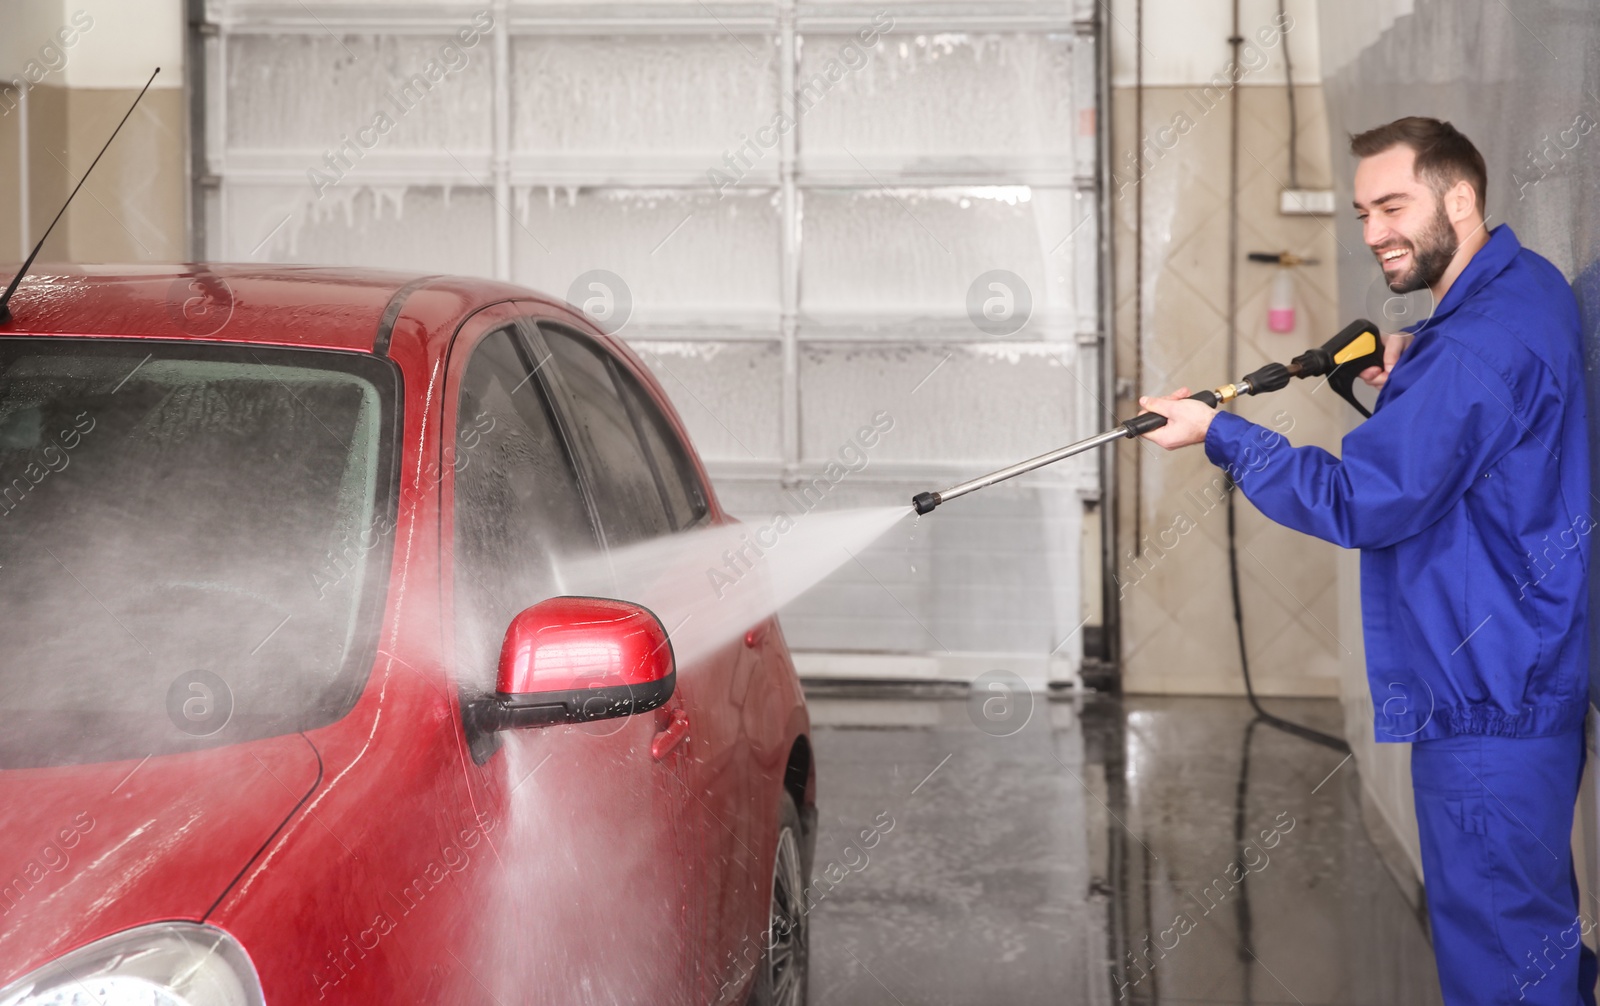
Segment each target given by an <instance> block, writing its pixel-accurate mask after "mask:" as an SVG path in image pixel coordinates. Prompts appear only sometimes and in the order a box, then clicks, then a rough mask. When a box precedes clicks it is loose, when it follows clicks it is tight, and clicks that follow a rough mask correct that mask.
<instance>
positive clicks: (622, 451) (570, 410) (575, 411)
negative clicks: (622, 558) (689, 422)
mask: <svg viewBox="0 0 1600 1006" xmlns="http://www.w3.org/2000/svg"><path fill="white" fill-rule="evenodd" d="M540 331H541V332H543V334H544V337H545V343H546V345H548V346H549V349H550V352H551V354H552V355H553V356H554V358H555V363H556V366H557V367H558V368H559V370H560V372H561V381H562V383H563V384H564V385H565V386H566V389H567V397H568V402H567V408H566V413H567V414H568V415H569V416H570V417H571V418H572V422H573V425H574V426H576V427H577V429H578V431H579V434H580V436H582V438H583V440H584V441H585V443H586V444H587V446H588V453H587V458H588V461H589V464H588V469H589V476H590V480H591V482H592V483H593V487H592V488H593V495H594V505H595V510H596V511H597V512H598V513H599V516H600V526H601V527H602V528H604V529H605V536H606V542H607V543H608V544H610V545H613V546H615V545H626V544H629V543H630V542H635V541H641V540H643V539H645V538H654V537H656V536H657V535H662V534H666V533H668V532H669V531H673V530H675V529H676V528H675V526H674V524H673V522H672V520H671V518H670V517H669V515H668V512H667V502H666V499H667V493H666V491H665V490H664V489H663V488H662V481H663V480H662V477H661V475H660V473H658V472H657V470H656V465H655V463H654V460H653V458H652V457H651V454H650V452H649V451H647V450H646V448H645V444H644V437H643V435H642V433H641V429H640V426H641V424H640V422H639V421H638V420H637V419H636V418H635V416H634V413H633V411H632V410H631V409H630V408H629V406H628V403H627V402H625V401H624V400H623V398H622V394H621V392H619V391H618V389H617V380H616V376H615V370H616V365H615V363H614V362H613V361H612V360H611V357H610V354H609V353H607V352H606V351H605V350H604V349H603V348H601V347H600V346H598V345H596V344H595V343H593V342H592V341H590V340H589V339H586V338H584V337H582V336H580V335H578V334H576V333H574V332H569V331H567V330H565V329H561V328H555V327H553V326H540Z"/></svg>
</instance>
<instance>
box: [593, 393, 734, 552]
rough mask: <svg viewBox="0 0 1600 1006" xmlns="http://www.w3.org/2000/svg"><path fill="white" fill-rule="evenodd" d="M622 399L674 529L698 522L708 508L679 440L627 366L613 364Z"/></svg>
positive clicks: (697, 479) (704, 494)
mask: <svg viewBox="0 0 1600 1006" xmlns="http://www.w3.org/2000/svg"><path fill="white" fill-rule="evenodd" d="M613 370H614V371H615V373H616V378H617V385H618V387H620V388H621V389H622V400H623V402H624V404H626V405H627V407H628V411H629V412H631V413H632V414H633V416H634V418H635V420H636V421H637V425H638V428H639V431H640V433H641V434H642V435H643V437H644V446H645V451H646V452H647V453H648V455H649V458H650V461H651V464H652V465H653V466H654V467H655V470H656V474H657V476H658V478H659V479H660V482H661V493H662V495H663V496H665V497H666V500H667V514H668V517H669V518H670V519H671V521H672V527H673V530H675V531H681V530H683V529H684V528H686V527H689V526H690V525H692V524H696V523H699V521H700V519H701V518H702V517H704V516H705V515H706V514H707V513H708V512H709V511H710V507H709V506H708V505H707V503H706V493H705V489H704V488H703V487H702V486H701V484H700V476H699V474H698V473H697V472H696V471H695V468H694V465H693V464H692V463H690V461H689V455H688V453H687V452H686V451H685V449H684V446H683V441H682V440H680V439H679V437H678V434H677V431H675V430H674V429H673V428H672V424H671V423H669V422H667V417H666V416H665V415H663V414H662V412H661V409H660V407H659V406H657V405H656V403H655V400H654V399H652V398H651V397H650V394H649V393H648V392H647V391H645V389H644V386H643V385H641V384H640V383H639V380H638V378H636V377H634V376H633V374H632V373H630V372H629V371H628V370H627V368H625V367H622V366H618V365H615V364H613Z"/></svg>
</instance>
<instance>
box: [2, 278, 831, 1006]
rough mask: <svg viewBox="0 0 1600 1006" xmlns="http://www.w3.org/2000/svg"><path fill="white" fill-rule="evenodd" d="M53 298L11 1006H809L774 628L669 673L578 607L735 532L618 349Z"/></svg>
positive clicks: (11, 560) (793, 790) (224, 281)
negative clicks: (576, 583)
mask: <svg viewBox="0 0 1600 1006" xmlns="http://www.w3.org/2000/svg"><path fill="white" fill-rule="evenodd" d="M43 273H44V271H43V270H36V271H35V274H33V275H30V276H29V277H28V278H27V279H25V280H24V281H23V283H22V285H21V287H20V289H19V290H18V292H17V294H16V296H15V298H14V299H13V300H12V301H11V303H10V308H11V311H12V313H13V317H12V318H11V320H10V321H9V322H7V323H5V324H0V603H3V605H4V608H3V610H4V612H5V616H6V630H5V642H4V646H0V668H3V673H0V683H3V684H0V689H3V691H0V708H3V709H4V712H5V716H6V725H5V730H4V731H3V733H0V808H3V809H0V820H3V822H4V824H3V827H0V1003H3V1004H6V1006H20V1004H44V1003H49V1004H67V1003H90V1002H93V1003H97V1004H100V1006H114V1004H125V1003H136V1002H137V1003H141V1004H149V1003H155V1004H190V1006H234V1004H252V1003H271V1004H291V1003H318V1002H342V1003H363V1004H372V1003H383V1004H389V1003H490V1002H499V1003H503V1004H507V1006H510V1004H516V1003H552V1004H576V1003H585V1004H587V1003H649V1004H666V1003H694V1004H700V1003H721V1002H730V1003H737V1002H747V1001H748V1002H756V1003H785V1004H794V1003H802V1002H804V998H805V978H806V906H805V904H804V903H803V897H804V894H803V891H804V887H805V878H806V877H807V876H808V870H809V865H810V862H809V861H810V845H811V842H812V840H813V834H814V827H813V825H814V821H815V776H814V772H813V769H812V758H811V747H810V740H809V721H808V718H807V714H806V707H805V702H804V698H803V695H802V692H801V689H800V684H799V681H798V679H797V678H796V676H795V673H794V667H793V664H792V663H791V661H790V658H789V654H788V650H787V648H786V646H785V644H784V642H783V638H782V635H781V633H780V632H779V629H778V626H777V623H776V620H775V619H773V620H769V621H767V622H766V623H764V624H760V625H754V626H751V627H750V631H749V632H748V633H747V634H745V635H744V636H743V638H742V640H735V641H734V642H732V643H730V644H729V645H727V646H724V647H721V648H720V649H718V650H717V651H716V652H715V653H714V654H713V655H712V656H710V657H707V658H705V659H703V660H701V659H698V658H697V659H696V660H695V663H694V666H675V661H674V656H673V647H672V643H671V640H670V639H669V635H668V632H667V630H666V629H665V628H664V627H663V625H662V624H661V622H660V621H659V620H658V619H657V618H656V617H655V615H653V614H652V613H651V612H650V611H647V610H645V609H644V608H641V607H638V606H636V605H634V604H630V603H625V602H622V601H616V600H609V599H605V598H596V597H572V596H563V595H564V594H565V591H563V589H562V586H561V570H562V568H563V567H562V563H563V561H564V560H566V559H568V558H571V557H576V556H580V555H584V554H589V555H591V556H592V555H594V554H601V555H604V554H606V553H607V552H608V551H610V550H614V549H618V548H619V547H621V546H623V545H627V544H630V543H634V542H639V541H643V540H646V539H650V538H653V537H656V536H662V535H675V534H685V533H693V531H694V529H696V528H699V527H705V526H709V525H716V524H724V523H728V522H729V521H730V518H729V517H728V516H727V515H726V514H725V513H724V512H723V511H722V510H721V508H720V507H719V506H718V503H717V500H716V497H715V495H714V494H713V493H712V491H711V487H710V483H709V482H708V481H707V479H706V475H705V471H704V468H703V467H702V466H701V464H700V462H699V460H698V458H697V457H696V455H695V453H694V451H693V449H692V448H691V447H690V445H689V441H688V439H687V437H686V436H685V434H684V431H683V427H682V424H681V422H680V421H679V419H678V417H677V415H676V413H675V412H674V411H673V409H672V407H671V406H670V405H669V404H668V403H667V400H666V398H665V396H664V395H663V393H662V391H661V389H660V387H659V386H658V385H657V384H656V382H655V381H654V380H653V379H652V378H651V377H650V375H649V374H648V372H647V371H646V370H645V368H644V367H643V366H642V365H641V364H640V362H639V360H638V359H637V358H636V357H635V356H634V355H633V354H632V353H630V352H629V351H628V349H627V348H626V347H625V346H624V345H623V344H622V343H621V342H619V341H617V340H615V339H612V338H609V337H607V336H605V335H603V334H601V333H600V332H598V331H597V330H596V329H595V328H594V326H593V325H591V324H590V323H589V322H588V321H587V320H586V319H585V318H584V316H583V315H582V314H581V313H579V312H577V311H575V310H574V309H572V308H570V307H568V306H567V305H565V304H562V303H559V302H556V301H552V300H550V299H548V298H545V297H541V296H539V295H536V294H534V293H531V292H529V291H527V290H523V289H520V288H517V287H512V286H506V285H502V284H498V283H492V282H487V281H479V280H468V279H459V278H450V277H427V278H418V277H412V276H402V275H393V274H387V273H378V272H367V271H357V270H347V269H315V268H292V267H260V268H258V267H248V266H184V267H176V268H174V267H160V268H151V267H129V268H90V269H82V268H76V267H75V268H72V269H64V270H55V271H51V272H49V273H48V274H43ZM626 586H627V585H626V584H619V585H618V591H617V593H619V594H625V593H626Z"/></svg>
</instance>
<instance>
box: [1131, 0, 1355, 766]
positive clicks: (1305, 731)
mask: <svg viewBox="0 0 1600 1006" xmlns="http://www.w3.org/2000/svg"><path fill="white" fill-rule="evenodd" d="M1280 2H1281V0H1280ZM1228 42H1229V44H1231V45H1232V46H1233V66H1234V68H1235V69H1234V71H1233V74H1232V78H1231V79H1232V88H1231V90H1230V91H1229V95H1228V96H1229V101H1228V111H1229V119H1230V128H1231V130H1232V138H1231V140H1230V144H1231V146H1230V148H1229V151H1228V366H1227V373H1230V374H1232V373H1234V372H1235V363H1234V357H1235V355H1236V349H1237V346H1238V339H1239V72H1238V69H1237V68H1238V66H1239V46H1240V45H1241V44H1242V43H1243V42H1244V37H1243V36H1241V35H1240V34H1239V0H1233V34H1232V36H1230V37H1229V39H1228ZM1285 51H1286V52H1287V50H1285ZM1292 107H1293V106H1291V108H1292ZM1289 136H1290V140H1289V142H1290V150H1293V149H1294V147H1293V143H1294V132H1293V129H1292V128H1291V130H1290V133H1289ZM1227 485H1228V579H1229V583H1230V586H1231V588H1232V591H1233V627H1234V631H1235V633H1236V634H1237V635H1238V637H1239V668H1240V670H1242V671H1243V672H1244V693H1245V695H1246V696H1247V697H1248V698H1249V699H1250V706H1251V708H1253V709H1254V710H1255V711H1256V715H1258V716H1260V717H1261V718H1262V719H1263V720H1266V721H1267V723H1269V724H1271V725H1272V726H1275V727H1277V728H1278V729H1279V730H1282V731H1284V732H1285V733H1290V734H1294V735H1295V736H1296V737H1300V738H1302V739H1304V740H1308V741H1311V742H1312V743H1313V744H1321V745H1323V746H1325V747H1330V748H1333V749H1334V750H1335V751H1345V752H1348V751H1349V750H1350V745H1348V744H1346V743H1345V742H1344V740H1343V739H1342V738H1339V737H1335V736H1333V735H1332V734H1325V733H1323V732H1322V731H1321V730H1313V729H1312V728H1311V727H1306V726H1301V725H1300V724H1298V723H1292V722H1290V721H1289V720H1286V719H1281V718H1279V717H1277V716H1274V715H1272V714H1271V713H1269V712H1267V711H1266V710H1265V709H1263V708H1261V701H1260V700H1259V699H1257V698H1256V690H1255V686H1254V684H1253V683H1252V682H1251V680H1250V655H1249V653H1247V652H1246V650H1245V645H1244V606H1243V605H1242V604H1240V602H1239V543H1238V535H1237V533H1236V530H1235V516H1234V497H1235V496H1236V495H1238V494H1237V493H1236V492H1235V488H1236V487H1235V486H1234V483H1233V479H1231V478H1229V479H1228V480H1227ZM1137 540H1138V539H1135V541H1137Z"/></svg>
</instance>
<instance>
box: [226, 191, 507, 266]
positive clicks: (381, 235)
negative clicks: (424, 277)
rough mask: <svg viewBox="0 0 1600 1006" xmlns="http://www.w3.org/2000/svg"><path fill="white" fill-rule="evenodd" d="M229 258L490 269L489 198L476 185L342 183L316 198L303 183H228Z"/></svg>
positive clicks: (490, 231) (491, 201)
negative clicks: (449, 187) (473, 186)
mask: <svg viewBox="0 0 1600 1006" xmlns="http://www.w3.org/2000/svg"><path fill="white" fill-rule="evenodd" d="M225 203H226V207H227V208H226V215H227V224H228V226H227V232H226V233H227V238H226V244H225V246H224V251H223V257H225V258H226V259H228V260H231V261H258V262H297V263H308V264H309V263H318V264H335V265H364V266H371V267H374V268H386V269H405V270H414V271H419V272H454V273H476V274H478V275H484V274H486V273H488V272H489V271H490V270H491V269H492V268H493V263H492V255H491V249H490V248H489V247H488V246H487V244H486V243H485V242H484V240H483V235H484V234H488V233H493V229H494V228H493V223H492V214H493V213H494V212H495V208H494V201H493V199H492V198H491V197H490V195H489V193H487V192H485V191H483V190H481V189H477V190H474V189H460V188H456V189H446V188H444V187H442V186H404V185H400V186H392V187H382V188H376V189H374V188H371V187H368V186H361V185H356V184H353V183H351V184H347V185H341V186H336V187H334V188H331V189H328V190H327V191H326V192H325V194H324V195H323V197H322V198H320V199H319V198H317V196H316V195H315V194H314V193H313V191H312V190H311V188H310V187H309V186H307V185H234V186H230V187H229V189H228V192H227V197H226V200H225Z"/></svg>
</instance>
